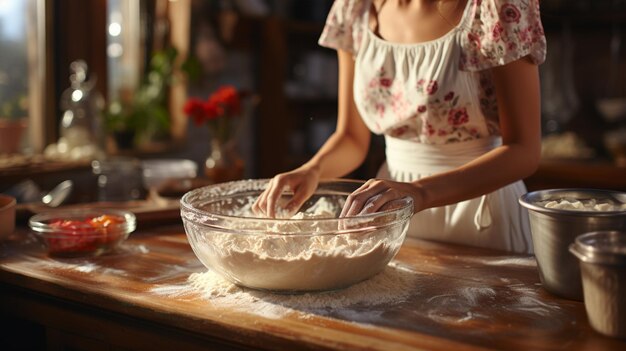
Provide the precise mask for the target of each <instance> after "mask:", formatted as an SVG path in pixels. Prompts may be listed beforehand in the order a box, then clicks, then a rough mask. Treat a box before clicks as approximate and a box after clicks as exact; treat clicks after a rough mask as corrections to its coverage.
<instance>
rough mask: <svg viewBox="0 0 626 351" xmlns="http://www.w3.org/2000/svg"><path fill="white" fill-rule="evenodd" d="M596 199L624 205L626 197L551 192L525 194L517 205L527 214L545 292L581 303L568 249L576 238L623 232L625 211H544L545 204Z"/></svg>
mask: <svg viewBox="0 0 626 351" xmlns="http://www.w3.org/2000/svg"><path fill="white" fill-rule="evenodd" d="M561 199H577V200H579V201H585V200H590V199H595V200H599V201H607V202H612V203H614V204H620V205H621V204H624V203H626V193H624V192H618V191H611V190H597V189H551V190H539V191H534V192H530V193H527V194H525V195H523V196H522V197H520V199H519V202H520V204H521V205H522V206H524V207H526V208H527V209H528V210H529V217H530V229H531V234H532V239H533V248H534V250H535V257H536V258H537V265H538V267H539V277H540V279H541V282H542V284H543V286H544V288H545V289H546V290H548V291H549V292H551V293H553V294H556V295H559V296H561V297H565V298H569V299H574V300H579V301H582V300H583V290H582V283H581V278H580V268H579V264H578V262H577V260H576V258H575V257H574V256H572V255H571V254H570V253H569V251H568V249H569V245H570V244H572V243H573V242H574V240H575V239H576V237H577V236H578V235H581V234H583V233H588V232H593V231H601V230H626V210H620V211H579V210H567V209H556V208H546V207H545V206H543V205H542V203H543V202H546V201H559V200H561Z"/></svg>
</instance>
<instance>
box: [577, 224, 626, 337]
mask: <svg viewBox="0 0 626 351" xmlns="http://www.w3.org/2000/svg"><path fill="white" fill-rule="evenodd" d="M569 249H570V251H571V252H572V253H573V254H574V255H575V256H576V257H578V259H579V260H580V270H581V276H582V283H583V292H584V296H585V309H586V310H587V317H588V318H589V324H591V327H592V328H593V329H595V330H596V331H597V332H599V333H602V334H604V335H607V336H612V337H617V338H626V231H622V232H618V231H599V232H591V233H587V234H583V235H580V236H578V237H577V238H576V242H575V243H574V244H571V245H570V248H569Z"/></svg>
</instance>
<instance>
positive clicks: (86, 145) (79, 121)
mask: <svg viewBox="0 0 626 351" xmlns="http://www.w3.org/2000/svg"><path fill="white" fill-rule="evenodd" d="M70 83H71V84H70V87H69V88H67V89H66V90H65V91H64V92H63V94H61V100H60V106H61V108H62V109H63V111H64V112H63V117H62V118H61V125H60V128H59V133H60V138H59V141H58V148H59V151H62V152H66V153H68V154H69V155H70V158H72V159H83V158H98V157H101V156H102V153H103V150H104V133H103V126H102V111H103V109H104V98H103V97H102V95H101V94H100V93H99V92H98V91H97V90H95V89H94V87H95V84H96V79H95V78H91V79H88V68H87V64H86V63H85V61H82V60H78V61H74V62H72V63H71V64H70Z"/></svg>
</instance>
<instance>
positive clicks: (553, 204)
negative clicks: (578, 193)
mask: <svg viewBox="0 0 626 351" xmlns="http://www.w3.org/2000/svg"><path fill="white" fill-rule="evenodd" d="M539 205H540V206H543V207H545V208H554V209H560V210H573V211H602V212H609V211H626V204H616V203H612V202H608V201H600V200H596V199H587V200H582V201H581V200H578V199H559V200H550V201H542V202H540V203H539Z"/></svg>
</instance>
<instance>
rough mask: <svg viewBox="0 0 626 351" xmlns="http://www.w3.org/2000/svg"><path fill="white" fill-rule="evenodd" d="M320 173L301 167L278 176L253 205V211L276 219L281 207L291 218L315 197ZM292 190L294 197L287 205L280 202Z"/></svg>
mask: <svg viewBox="0 0 626 351" xmlns="http://www.w3.org/2000/svg"><path fill="white" fill-rule="evenodd" d="M319 178H320V177H319V172H318V171H317V170H316V169H314V168H306V167H300V168H298V169H295V170H293V171H290V172H286V173H281V174H278V175H276V176H275V177H274V178H272V180H270V182H269V183H268V184H267V188H266V189H265V191H263V193H262V194H261V195H259V198H258V199H257V200H256V201H255V202H254V204H253V205H252V210H253V211H254V212H255V213H256V214H259V215H262V216H265V217H270V218H275V217H276V213H277V210H278V207H279V206H280V207H281V208H282V210H283V211H285V212H286V213H285V214H286V215H288V216H291V215H293V214H294V213H296V212H297V211H298V209H299V208H300V206H302V204H303V203H304V202H305V201H306V200H307V199H308V198H309V197H311V195H313V192H315V189H316V188H317V185H318V184H319ZM289 190H291V191H292V192H293V197H292V198H291V199H290V200H289V201H288V202H287V203H286V204H281V203H279V200H280V198H281V196H282V194H283V193H284V192H285V191H289Z"/></svg>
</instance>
